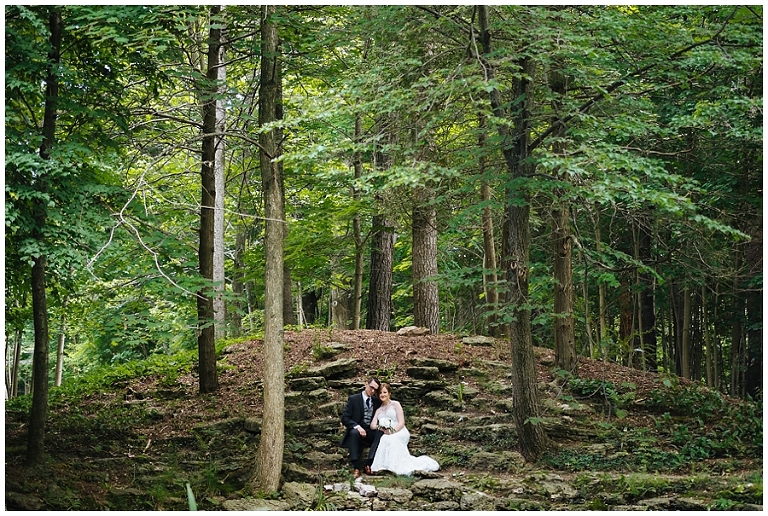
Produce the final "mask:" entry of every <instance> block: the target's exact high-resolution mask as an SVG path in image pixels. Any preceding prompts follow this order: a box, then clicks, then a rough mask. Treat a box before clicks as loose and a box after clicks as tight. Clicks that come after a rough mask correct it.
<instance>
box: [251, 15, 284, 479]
mask: <svg viewBox="0 0 768 516" xmlns="http://www.w3.org/2000/svg"><path fill="white" fill-rule="evenodd" d="M275 13H276V8H275V6H262V8H261V79H260V80H261V85H260V88H259V126H260V127H261V129H262V130H261V133H260V134H259V147H260V152H259V163H260V165H261V182H262V190H263V192H264V216H265V219H266V220H265V226H266V236H265V245H264V252H265V267H264V269H265V281H264V286H265V290H264V413H263V425H262V430H261V441H260V443H259V453H258V464H257V465H256V476H255V482H256V485H257V486H258V487H259V488H260V489H261V490H263V491H265V492H273V491H277V490H278V488H279V487H280V472H281V469H282V464H283V451H284V450H283V448H284V443H285V429H284V421H285V408H284V405H285V398H284V389H285V386H284V382H285V379H284V377H285V371H284V369H285V365H284V359H283V236H284V227H285V221H284V220H283V216H284V208H283V206H284V200H283V178H282V177H281V170H282V169H281V167H280V166H279V163H278V161H279V160H278V158H279V156H278V152H279V145H280V142H279V141H278V140H277V130H276V129H275V127H274V124H275V122H276V121H277V120H278V117H277V106H278V94H279V91H280V87H279V85H278V81H279V80H280V78H281V76H282V74H281V73H280V72H279V71H278V68H279V67H280V66H282V64H281V60H280V51H279V48H278V27H277V22H276V16H275Z"/></svg>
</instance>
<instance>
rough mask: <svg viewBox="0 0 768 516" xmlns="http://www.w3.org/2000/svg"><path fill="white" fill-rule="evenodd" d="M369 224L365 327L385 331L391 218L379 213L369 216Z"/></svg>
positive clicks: (389, 305)
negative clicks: (369, 250) (369, 243)
mask: <svg viewBox="0 0 768 516" xmlns="http://www.w3.org/2000/svg"><path fill="white" fill-rule="evenodd" d="M372 226H373V234H372V237H371V276H370V280H369V282H370V284H369V287H368V313H367V315H366V320H365V327H366V328H368V329H369V330H381V331H389V330H390V320H391V317H392V266H393V262H394V252H395V233H394V227H393V224H392V222H390V220H389V219H388V218H387V216H386V215H383V214H377V215H374V216H373V221H372Z"/></svg>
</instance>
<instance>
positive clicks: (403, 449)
mask: <svg viewBox="0 0 768 516" xmlns="http://www.w3.org/2000/svg"><path fill="white" fill-rule="evenodd" d="M387 419H389V420H390V421H391V422H392V423H391V426H393V427H394V426H395V425H397V422H398V421H397V413H396V412H395V409H394V407H389V408H388V409H387V410H386V412H385V413H384V417H380V418H379V428H384V427H387V426H388V425H387ZM410 439H411V433H410V432H409V431H408V429H407V428H406V427H403V428H402V429H401V430H400V431H399V432H395V433H394V434H389V435H387V434H384V435H382V436H381V441H380V442H379V447H378V448H377V449H376V455H375V456H374V457H373V464H372V465H371V471H383V470H387V471H391V472H392V473H394V474H396V475H410V474H412V473H413V472H414V471H437V470H438V469H440V465H439V464H438V463H437V461H436V460H435V459H433V458H432V457H430V456H428V455H422V456H420V457H414V456H413V455H411V454H410V453H409V452H408V441H410Z"/></svg>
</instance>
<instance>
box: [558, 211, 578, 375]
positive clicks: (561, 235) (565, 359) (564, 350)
mask: <svg viewBox="0 0 768 516" xmlns="http://www.w3.org/2000/svg"><path fill="white" fill-rule="evenodd" d="M552 224H553V226H554V228H553V229H554V231H553V244H554V245H553V247H554V260H555V263H554V272H555V296H554V297H555V299H554V308H555V315H554V321H555V363H556V364H557V366H558V367H559V368H560V369H563V370H565V371H571V372H575V371H576V367H577V364H578V357H577V356H576V333H575V324H574V317H573V264H572V261H571V254H572V253H571V246H572V241H571V231H570V224H571V216H570V210H569V209H568V206H567V205H566V203H565V202H563V201H560V202H559V205H558V206H557V208H555V209H554V210H553V211H552Z"/></svg>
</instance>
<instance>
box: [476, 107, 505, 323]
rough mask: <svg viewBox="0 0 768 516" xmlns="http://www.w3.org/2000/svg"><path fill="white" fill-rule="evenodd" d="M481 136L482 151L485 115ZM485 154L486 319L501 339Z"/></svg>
mask: <svg viewBox="0 0 768 516" xmlns="http://www.w3.org/2000/svg"><path fill="white" fill-rule="evenodd" d="M478 125H479V129H480V135H479V136H478V146H479V148H480V149H483V148H485V145H486V140H487V139H488V135H487V130H488V129H487V120H486V117H485V115H480V117H479V121H478ZM487 161H488V160H487V158H486V157H485V154H484V153H483V154H481V155H480V157H479V158H478V168H479V173H480V177H482V178H483V180H482V183H481V184H480V202H482V203H483V204H484V207H483V215H482V221H483V292H484V294H485V305H486V310H487V311H488V312H489V313H488V316H487V317H486V324H487V325H488V334H489V335H491V336H494V337H499V336H500V335H501V333H502V332H501V331H500V328H499V322H498V321H499V314H498V310H499V290H498V281H499V277H498V274H497V272H496V267H497V264H496V242H495V239H494V235H493V233H494V231H493V210H492V209H491V206H490V203H491V187H490V185H489V184H488V181H486V180H485V176H486V174H487V172H488V170H487V168H488V164H487Z"/></svg>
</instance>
